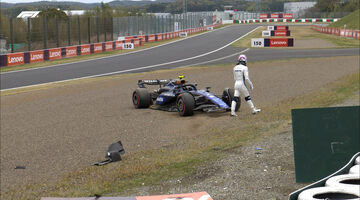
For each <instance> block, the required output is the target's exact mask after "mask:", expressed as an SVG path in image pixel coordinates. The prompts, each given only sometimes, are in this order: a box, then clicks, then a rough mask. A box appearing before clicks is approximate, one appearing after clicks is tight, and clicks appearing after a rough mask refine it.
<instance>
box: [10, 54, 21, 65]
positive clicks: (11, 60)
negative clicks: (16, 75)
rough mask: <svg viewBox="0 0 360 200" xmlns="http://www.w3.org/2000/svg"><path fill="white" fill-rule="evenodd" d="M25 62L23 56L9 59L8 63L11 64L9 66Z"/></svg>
mask: <svg viewBox="0 0 360 200" xmlns="http://www.w3.org/2000/svg"><path fill="white" fill-rule="evenodd" d="M23 62H24V57H23V56H18V57H8V63H9V64H14V63H23Z"/></svg>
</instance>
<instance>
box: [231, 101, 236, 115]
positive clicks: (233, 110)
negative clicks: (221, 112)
mask: <svg viewBox="0 0 360 200" xmlns="http://www.w3.org/2000/svg"><path fill="white" fill-rule="evenodd" d="M235 108H236V101H232V102H231V114H230V116H231V117H237V114H236V113H235Z"/></svg>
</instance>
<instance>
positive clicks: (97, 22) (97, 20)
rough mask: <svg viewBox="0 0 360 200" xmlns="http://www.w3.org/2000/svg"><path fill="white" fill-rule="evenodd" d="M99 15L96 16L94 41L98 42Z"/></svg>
mask: <svg viewBox="0 0 360 200" xmlns="http://www.w3.org/2000/svg"><path fill="white" fill-rule="evenodd" d="M99 26H100V24H99V16H96V41H97V42H98V43H99V42H100V32H99V28H100V27H99Z"/></svg>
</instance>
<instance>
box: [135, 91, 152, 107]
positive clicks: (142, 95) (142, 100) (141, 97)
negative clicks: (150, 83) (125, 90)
mask: <svg viewBox="0 0 360 200" xmlns="http://www.w3.org/2000/svg"><path fill="white" fill-rule="evenodd" d="M132 101H133V104H134V106H135V108H148V107H149V106H150V105H151V101H152V100H151V96H150V93H149V91H147V89H146V88H138V89H136V90H135V91H134V92H133V95H132Z"/></svg>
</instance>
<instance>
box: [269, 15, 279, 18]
mask: <svg viewBox="0 0 360 200" xmlns="http://www.w3.org/2000/svg"><path fill="white" fill-rule="evenodd" d="M270 18H279V14H270Z"/></svg>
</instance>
